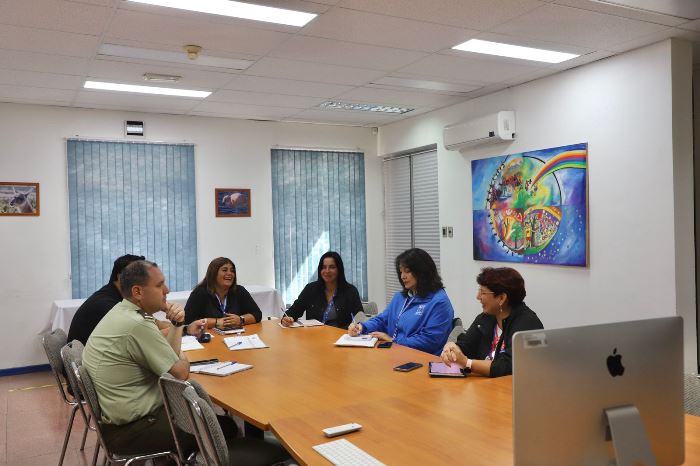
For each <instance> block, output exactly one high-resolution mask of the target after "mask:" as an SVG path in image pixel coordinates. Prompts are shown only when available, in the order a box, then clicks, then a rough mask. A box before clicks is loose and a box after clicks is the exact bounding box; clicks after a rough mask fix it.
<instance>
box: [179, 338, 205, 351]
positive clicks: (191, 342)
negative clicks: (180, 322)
mask: <svg viewBox="0 0 700 466" xmlns="http://www.w3.org/2000/svg"><path fill="white" fill-rule="evenodd" d="M180 349H181V350H182V351H191V350H196V349H204V346H202V344H201V343H200V342H198V341H197V337H195V336H192V335H185V336H184V337H182V346H180Z"/></svg>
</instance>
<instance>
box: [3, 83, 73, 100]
mask: <svg viewBox="0 0 700 466" xmlns="http://www.w3.org/2000/svg"><path fill="white" fill-rule="evenodd" d="M74 94H75V91H70V90H68V89H48V88H42V87H30V86H16V85H6V84H0V101H3V102H19V103H21V102H38V101H50V102H70V101H71V100H72V99H73V95H74Z"/></svg>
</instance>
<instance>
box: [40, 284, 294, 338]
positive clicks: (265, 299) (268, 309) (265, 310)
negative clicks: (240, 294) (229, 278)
mask: <svg viewBox="0 0 700 466" xmlns="http://www.w3.org/2000/svg"><path fill="white" fill-rule="evenodd" d="M243 286H244V288H245V289H246V290H248V292H249V293H250V295H251V297H252V298H253V300H254V301H255V303H256V304H257V305H258V307H259V308H260V311H261V312H262V314H263V318H265V317H281V316H282V310H283V309H284V302H283V301H282V296H281V295H280V293H279V291H277V290H276V289H274V288H270V287H267V286H260V285H243ZM190 293H191V290H187V291H171V292H170V293H169V294H168V301H170V302H174V303H178V304H181V305H182V306H184V305H185V303H186V302H187V298H189V297H190ZM85 299H86V298H81V299H59V300H56V301H54V302H53V304H52V306H51V314H50V315H49V320H48V322H47V323H46V325H45V326H44V328H43V329H42V330H41V332H39V333H46V332H50V331H52V330H56V329H57V328H60V329H63V330H64V331H66V332H68V329H69V328H70V323H71V321H72V320H73V316H75V313H76V312H77V311H78V308H79V307H80V305H81V304H83V303H84V302H85ZM156 318H161V320H163V319H165V314H163V315H162V316H160V315H156Z"/></svg>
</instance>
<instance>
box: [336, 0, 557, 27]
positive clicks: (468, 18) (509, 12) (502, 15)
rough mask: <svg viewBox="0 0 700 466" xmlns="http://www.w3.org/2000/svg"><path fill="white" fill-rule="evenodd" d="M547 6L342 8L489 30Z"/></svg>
mask: <svg viewBox="0 0 700 466" xmlns="http://www.w3.org/2000/svg"><path fill="white" fill-rule="evenodd" d="M545 3H546V2H544V1H538V0H431V1H427V0H381V1H377V0H342V1H341V2H340V6H342V7H344V8H351V9H354V10H362V11H371V12H374V13H380V14H384V15H389V16H398V17H401V18H411V19H416V20H419V21H426V22H430V23H438V24H448V25H452V26H457V27H460V28H471V29H477V30H480V31H486V30H489V29H491V28H493V27H494V26H497V25H499V24H501V23H503V22H505V21H508V20H510V19H513V18H517V17H518V16H520V15H522V14H524V13H527V12H528V11H531V10H532V9H534V8H537V7H539V6H542V5H544V4H545Z"/></svg>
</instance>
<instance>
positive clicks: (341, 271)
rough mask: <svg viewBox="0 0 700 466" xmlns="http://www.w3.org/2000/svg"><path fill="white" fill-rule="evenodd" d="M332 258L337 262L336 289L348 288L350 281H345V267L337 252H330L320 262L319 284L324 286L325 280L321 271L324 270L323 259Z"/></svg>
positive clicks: (317, 271) (317, 272)
mask: <svg viewBox="0 0 700 466" xmlns="http://www.w3.org/2000/svg"><path fill="white" fill-rule="evenodd" d="M327 257H330V258H331V259H333V260H334V261H335V266H336V267H337V268H338V279H337V284H336V287H337V288H338V289H339V290H340V289H343V288H345V287H346V286H348V281H347V280H346V279H345V266H344V265H343V259H341V258H340V254H338V253H337V252H335V251H328V252H327V253H325V254H324V255H322V256H321V258H320V259H319V260H318V268H317V269H316V275H317V276H318V279H317V281H318V283H319V284H320V285H324V286H325V284H324V281H323V278H321V269H323V259H325V258H327Z"/></svg>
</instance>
